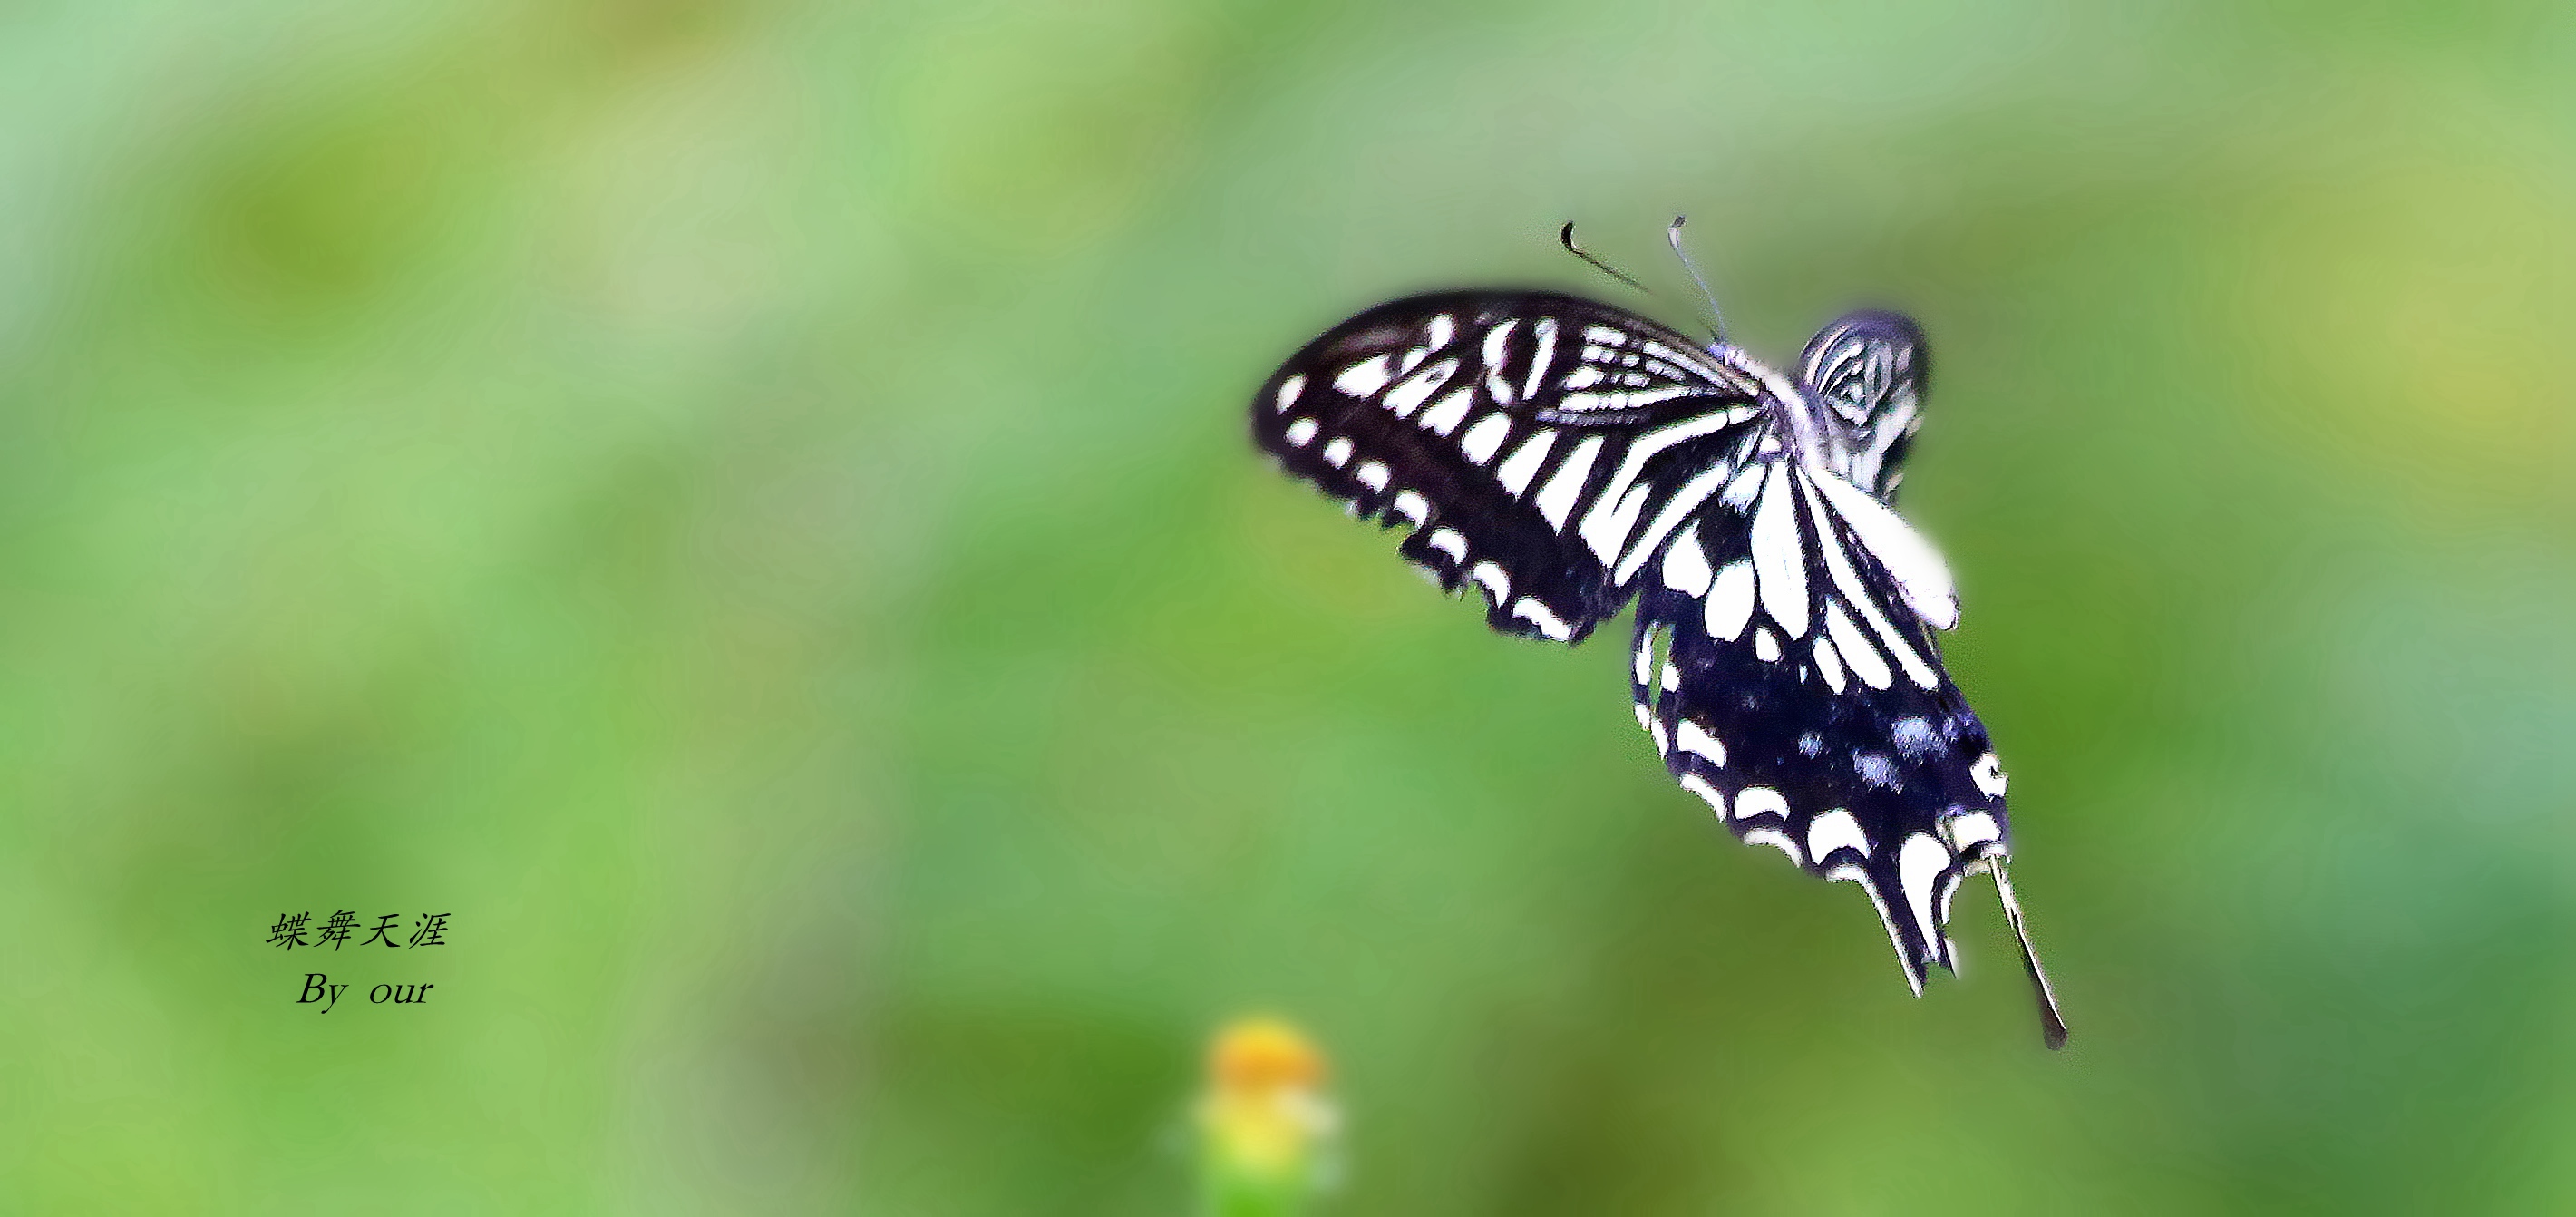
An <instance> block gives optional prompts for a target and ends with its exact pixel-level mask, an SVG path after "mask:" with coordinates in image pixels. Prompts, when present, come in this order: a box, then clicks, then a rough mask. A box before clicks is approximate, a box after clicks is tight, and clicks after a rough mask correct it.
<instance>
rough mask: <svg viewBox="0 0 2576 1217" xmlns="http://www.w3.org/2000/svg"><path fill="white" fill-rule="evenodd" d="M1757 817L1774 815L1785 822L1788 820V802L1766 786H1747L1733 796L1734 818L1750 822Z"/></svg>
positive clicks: (1777, 792)
mask: <svg viewBox="0 0 2576 1217" xmlns="http://www.w3.org/2000/svg"><path fill="white" fill-rule="evenodd" d="M1758 815H1775V816H1778V817H1780V818H1781V819H1783V820H1786V819H1788V818H1789V800H1787V799H1784V798H1781V797H1780V792H1779V791H1777V790H1773V789H1771V788H1770V787H1768V786H1747V787H1745V788H1744V790H1743V792H1742V793H1740V794H1738V795H1736V796H1735V818H1736V819H1739V820H1750V819H1752V818H1753V817H1755V816H1758Z"/></svg>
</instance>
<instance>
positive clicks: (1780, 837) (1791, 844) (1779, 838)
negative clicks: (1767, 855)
mask: <svg viewBox="0 0 2576 1217" xmlns="http://www.w3.org/2000/svg"><path fill="white" fill-rule="evenodd" d="M1736 801H1737V802H1738V803H1741V802H1743V800H1742V799H1738V800H1736ZM1744 843H1745V844H1747V845H1776V846H1778V847H1779V849H1780V852H1781V853H1784V854H1787V855H1789V864H1790V865H1791V866H1804V865H1806V859H1804V858H1802V857H1799V856H1798V843H1797V842H1795V841H1792V840H1790V839H1789V834H1787V833H1784V832H1782V831H1780V830H1779V829H1776V828H1772V827H1770V826H1769V825H1764V826H1763V827H1760V828H1748V829H1745V830H1744Z"/></svg>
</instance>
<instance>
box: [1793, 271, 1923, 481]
mask: <svg viewBox="0 0 2576 1217" xmlns="http://www.w3.org/2000/svg"><path fill="white" fill-rule="evenodd" d="M1798 378H1799V379H1800V380H1803V381H1805V382H1806V384H1807V387H1808V388H1809V389H1810V390H1812V391H1813V392H1814V393H1815V395H1816V397H1817V399H1818V400H1819V401H1822V402H1823V403H1824V404H1825V406H1826V408H1828V409H1830V410H1832V411H1833V412H1834V415H1835V421H1836V422H1837V423H1839V424H1841V425H1842V427H1843V434H1844V436H1845V437H1846V439H1847V440H1848V442H1849V444H1850V449H1851V460H1850V467H1849V468H1846V469H1844V470H1843V474H1844V476H1846V477H1848V478H1850V479H1851V483H1852V484H1853V485H1855V486H1858V487H1860V488H1861V489H1863V490H1866V491H1868V492H1870V493H1871V494H1874V495H1876V496H1878V498H1879V501H1881V502H1884V503H1893V502H1895V501H1896V483H1897V482H1898V481H1900V480H1902V479H1903V478H1904V476H1905V472H1904V470H1903V468H1902V467H1901V466H1903V464H1904V463H1905V453H1906V450H1907V449H1909V448H1911V447H1913V445H1914V431H1915V428H1917V427H1920V426H1922V425H1923V414H1922V410H1923V392H1924V390H1925V389H1926V388H1928V387H1930V385H1931V381H1932V352H1931V350H1930V348H1928V347H1926V346H1925V345H1924V343H1923V331H1922V329H1921V328H1920V327H1918V326H1916V325H1915V324H1914V319H1913V318H1911V317H1907V316H1906V315H1905V314H1903V313H1889V312H1881V311H1879V310H1876V309H1870V310H1865V311H1862V312H1857V313H1850V314H1846V315H1844V316H1842V317H1840V318H1837V319H1836V320H1835V321H1834V323H1833V324H1832V325H1828V326H1826V327H1825V328H1823V329H1821V330H1818V331H1816V336H1815V337H1814V338H1811V339H1808V340H1807V353H1806V354H1805V355H1804V356H1802V357H1801V358H1800V359H1799V361H1798Z"/></svg>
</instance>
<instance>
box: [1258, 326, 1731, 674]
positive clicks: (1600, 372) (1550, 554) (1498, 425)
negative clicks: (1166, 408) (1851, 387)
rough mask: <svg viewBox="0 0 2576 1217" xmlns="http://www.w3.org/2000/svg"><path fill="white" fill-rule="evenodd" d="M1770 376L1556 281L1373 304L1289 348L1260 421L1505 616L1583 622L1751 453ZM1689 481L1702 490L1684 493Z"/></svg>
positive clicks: (1601, 612)
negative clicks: (1538, 287)
mask: <svg viewBox="0 0 2576 1217" xmlns="http://www.w3.org/2000/svg"><path fill="white" fill-rule="evenodd" d="M1761 401H1762V392H1761V389H1760V388H1759V386H1758V385H1756V384H1755V383H1754V382H1753V381H1752V380H1751V379H1750V378H1748V377H1745V376H1744V375H1742V374H1740V373H1738V372H1736V371H1734V370H1733V369H1730V368H1727V367H1725V366H1723V365H1721V364H1719V363H1717V362H1716V361H1714V360H1712V359H1710V358H1709V357H1708V356H1707V355H1705V354H1703V353H1702V352H1700V351H1699V350H1698V349H1697V348H1696V347H1695V346H1694V345H1693V344H1692V342H1691V340H1690V339H1688V338H1685V337H1683V336H1681V335H1680V334H1677V333H1674V332H1673V331H1671V330H1669V329H1666V328H1664V327H1663V326H1660V325H1657V324H1655V323H1654V322H1651V321H1647V320H1645V319H1644V318H1641V317H1637V316H1633V315H1631V314H1629V313H1625V312H1622V311H1620V310H1618V309H1614V308H1611V307H1609V306H1607V305H1602V304H1595V303H1593V302H1591V301H1588V300H1583V299H1579V298H1576V297H1573V296H1563V295H1557V294H1554V293H1549V292H1444V293H1439V294H1435V295H1428V296H1415V297H1413V298H1411V299H1406V300H1398V301H1395V302H1393V303H1390V304H1383V305H1380V306H1378V307H1376V308H1373V309H1370V310H1369V311H1367V312H1364V313H1361V314H1360V315H1358V316H1356V317H1353V318H1351V319H1350V320H1348V321H1345V322H1343V323H1342V324H1340V325H1338V326H1335V327H1333V328H1332V329H1331V330H1330V331H1328V332H1326V333H1325V334H1324V335H1323V336H1322V337H1320V338H1317V339H1316V340H1315V341H1314V342H1312V343H1310V344H1308V345H1307V347H1306V348H1305V349H1304V350H1302V351H1299V352H1297V354H1296V355H1295V356H1293V357H1291V358H1290V359H1289V360H1288V362H1286V363H1285V364H1282V365H1281V366H1280V368H1279V370H1278V371H1277V372H1274V373H1272V374H1271V376H1270V379H1269V380H1268V381H1267V382H1266V383H1264V384H1263V385H1262V387H1261V391H1260V394H1259V395H1258V396H1257V397H1255V398H1254V399H1253V403H1252V434H1253V438H1254V440H1255V441H1256V442H1257V443H1259V444H1260V445H1261V447H1262V448H1263V449H1264V450H1265V451H1268V452H1270V453H1271V454H1272V455H1274V456H1276V457H1278V458H1279V460H1280V462H1281V464H1283V465H1284V466H1285V467H1286V468H1287V470H1288V471H1289V472H1290V473H1292V474H1295V475H1296V476H1298V477H1302V478H1306V479H1308V480H1310V481H1313V482H1314V483H1315V484H1316V485H1317V486H1319V487H1321V488H1322V489H1323V490H1324V491H1325V492H1326V493H1328V494H1332V495H1335V496H1337V497H1340V498H1342V499H1345V500H1348V501H1349V503H1350V506H1351V511H1352V513H1353V514H1355V515H1358V516H1361V517H1363V518H1375V519H1380V520H1383V521H1384V522H1386V523H1388V524H1390V525H1391V524H1394V523H1395V522H1397V521H1399V520H1401V521H1403V522H1404V523H1405V524H1407V525H1408V526H1410V527H1411V528H1412V530H1413V532H1412V535H1411V536H1408V537H1407V538H1405V540H1404V542H1403V544H1402V546H1401V547H1400V548H1401V552H1402V553H1403V554H1404V556H1405V557H1406V558H1408V559H1411V560H1412V561H1414V562H1415V563H1418V564H1420V565H1421V566H1423V567H1424V568H1425V569H1427V570H1429V571H1430V572H1431V573H1432V575H1433V576H1434V577H1436V578H1437V579H1439V581H1440V584H1441V586H1442V587H1444V588H1447V589H1449V590H1451V591H1455V590H1457V589H1458V587H1459V586H1460V585H1461V584H1462V583H1474V584H1475V585H1477V586H1478V587H1479V588H1481V589H1483V591H1484V593H1485V597H1486V599H1487V601H1488V602H1489V607H1488V611H1487V613H1486V620H1487V622H1488V623H1489V624H1491V625H1492V626H1493V627H1494V628H1495V629H1497V630H1501V631H1503V632H1505V633H1510V634H1521V635H1527V636H1533V637H1543V638H1551V639H1555V640H1557V641H1560V642H1577V641H1581V640H1582V639H1583V638H1584V636H1586V635H1588V634H1590V633H1591V632H1592V629H1593V627H1594V626H1596V625H1599V624H1600V623H1601V622H1602V621H1603V620H1604V619H1606V618H1608V617H1610V616H1611V615H1612V614H1615V613H1617V612H1618V611H1619V608H1620V606H1621V605H1623V604H1625V603H1626V602H1627V600H1628V596H1629V591H1630V588H1631V587H1632V586H1633V585H1634V583H1635V581H1636V575H1637V572H1638V571H1639V570H1640V569H1641V568H1643V567H1644V566H1645V564H1646V560H1647V559H1648V558H1649V557H1650V556H1651V555H1652V554H1653V553H1654V552H1656V550H1657V548H1658V547H1659V546H1660V544H1661V542H1662V541H1664V540H1665V539H1666V538H1668V537H1669V536H1670V535H1671V533H1672V531H1673V529H1674V528H1676V527H1678V526H1679V524H1680V523H1681V521H1682V519H1683V518H1684V517H1686V516H1687V515H1688V513H1689V511H1690V510H1691V509H1692V508H1693V507H1696V506H1697V505H1698V501H1699V500H1701V499H1705V498H1706V497H1707V496H1708V495H1709V494H1711V493H1713V492H1714V491H1715V490H1716V488H1717V486H1718V485H1719V484H1720V483H1721V482H1722V476H1720V474H1719V473H1718V471H1719V470H1721V469H1722V468H1723V467H1726V466H1729V465H1731V464H1732V463H1735V462H1738V461H1740V460H1742V459H1744V457H1745V455H1746V453H1747V452H1749V444H1750V443H1751V439H1752V436H1753V433H1754V432H1755V431H1756V430H1758V427H1757V426H1756V423H1757V420H1758V419H1760V417H1761V416H1762V407H1761V405H1760V403H1761ZM1694 495H1696V496H1698V498H1697V499H1694V498H1693V497H1692V496H1694Z"/></svg>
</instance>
